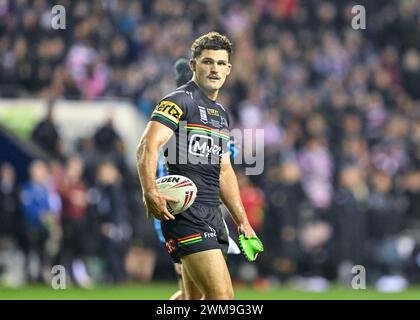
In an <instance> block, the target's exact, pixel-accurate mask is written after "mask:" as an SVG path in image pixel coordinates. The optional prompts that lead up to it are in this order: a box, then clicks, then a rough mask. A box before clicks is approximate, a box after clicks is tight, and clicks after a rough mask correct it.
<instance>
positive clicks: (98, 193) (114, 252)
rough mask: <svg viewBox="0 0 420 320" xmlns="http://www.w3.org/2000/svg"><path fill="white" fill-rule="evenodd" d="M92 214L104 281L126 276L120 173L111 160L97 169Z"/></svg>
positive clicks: (119, 279) (123, 211)
mask: <svg viewBox="0 0 420 320" xmlns="http://www.w3.org/2000/svg"><path fill="white" fill-rule="evenodd" d="M93 193H94V200H93V208H92V209H93V212H94V213H93V214H94V217H95V218H94V219H95V223H96V225H97V229H98V236H99V250H100V253H101V257H102V259H103V260H104V262H105V265H106V281H107V282H111V283H117V282H121V281H123V280H124V279H125V267H124V257H125V241H126V237H127V236H128V234H127V233H126V232H127V230H126V229H125V226H126V218H127V217H126V206H125V202H124V193H123V189H122V186H121V175H120V173H119V171H118V169H117V168H116V167H115V165H113V164H112V163H110V162H103V163H101V164H100V165H99V166H98V168H97V176H96V185H95V187H94V189H93Z"/></svg>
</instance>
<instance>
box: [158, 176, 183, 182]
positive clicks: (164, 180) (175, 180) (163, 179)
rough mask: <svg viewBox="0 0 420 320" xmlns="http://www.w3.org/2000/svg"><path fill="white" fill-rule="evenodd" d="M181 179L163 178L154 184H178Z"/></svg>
mask: <svg viewBox="0 0 420 320" xmlns="http://www.w3.org/2000/svg"><path fill="white" fill-rule="evenodd" d="M179 180H181V177H163V178H161V179H159V180H158V181H157V182H156V183H164V182H179Z"/></svg>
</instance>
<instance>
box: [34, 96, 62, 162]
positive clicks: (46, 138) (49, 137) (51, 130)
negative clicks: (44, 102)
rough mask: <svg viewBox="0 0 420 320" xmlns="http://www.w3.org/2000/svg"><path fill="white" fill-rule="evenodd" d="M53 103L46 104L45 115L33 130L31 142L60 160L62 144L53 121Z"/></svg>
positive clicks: (51, 101)
mask: <svg viewBox="0 0 420 320" xmlns="http://www.w3.org/2000/svg"><path fill="white" fill-rule="evenodd" d="M53 112H54V101H53V100H50V101H49V102H48V107H47V114H46V116H45V118H44V119H43V120H41V121H40V122H39V123H38V124H37V125H36V126H35V128H34V130H33V132H32V141H34V142H35V143H36V144H37V145H38V146H39V147H41V148H42V149H43V150H44V151H45V152H47V153H48V155H50V156H51V157H53V158H56V159H62V157H63V156H62V143H61V138H60V135H59V133H58V130H57V127H56V125H55V124H54V119H53Z"/></svg>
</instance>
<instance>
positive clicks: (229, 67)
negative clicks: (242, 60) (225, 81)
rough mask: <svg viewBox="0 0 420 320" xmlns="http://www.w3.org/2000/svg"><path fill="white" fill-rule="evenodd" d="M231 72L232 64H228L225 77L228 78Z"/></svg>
mask: <svg viewBox="0 0 420 320" xmlns="http://www.w3.org/2000/svg"><path fill="white" fill-rule="evenodd" d="M231 71H232V64H230V63H228V71H227V72H226V75H227V76H228V75H229V74H230V72H231Z"/></svg>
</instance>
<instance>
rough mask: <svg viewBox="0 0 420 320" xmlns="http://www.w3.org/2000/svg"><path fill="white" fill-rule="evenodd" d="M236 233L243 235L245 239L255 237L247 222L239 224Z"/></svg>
mask: <svg viewBox="0 0 420 320" xmlns="http://www.w3.org/2000/svg"><path fill="white" fill-rule="evenodd" d="M238 233H239V234H243V235H244V236H245V237H247V238H249V237H256V236H257V235H256V233H255V231H254V229H252V227H251V225H250V224H249V222H245V223H241V224H240V225H238Z"/></svg>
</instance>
